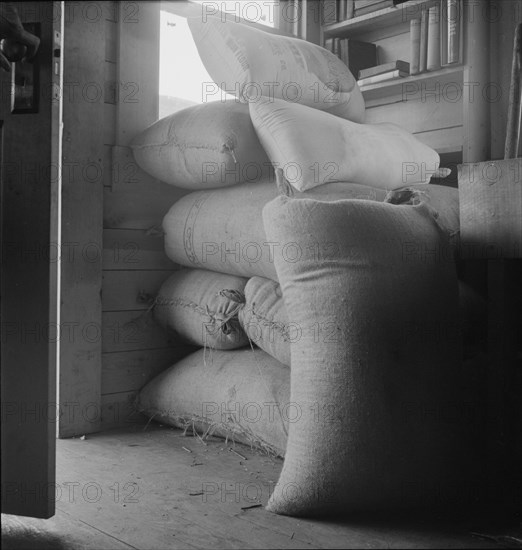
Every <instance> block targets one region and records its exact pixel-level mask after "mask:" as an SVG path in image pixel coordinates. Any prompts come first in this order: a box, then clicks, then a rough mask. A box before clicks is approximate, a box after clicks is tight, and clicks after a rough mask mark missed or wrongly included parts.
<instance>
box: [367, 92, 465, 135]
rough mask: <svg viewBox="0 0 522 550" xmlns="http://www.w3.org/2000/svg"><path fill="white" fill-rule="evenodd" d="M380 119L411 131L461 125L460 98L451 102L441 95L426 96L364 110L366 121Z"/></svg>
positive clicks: (373, 121) (372, 121)
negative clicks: (437, 96)
mask: <svg viewBox="0 0 522 550" xmlns="http://www.w3.org/2000/svg"><path fill="white" fill-rule="evenodd" d="M457 97H458V96H457ZM382 121H386V122H392V123H394V124H398V125H400V126H402V127H403V128H405V129H406V130H408V131H409V132H412V133H416V132H427V131H431V130H435V129H439V128H443V129H444V128H452V127H454V126H462V100H460V101H457V102H453V101H445V100H444V98H442V97H439V100H436V99H431V100H430V98H426V99H425V100H424V101H423V100H420V101H419V100H417V101H398V102H397V103H389V104H386V105H380V106H378V107H370V108H368V109H367V110H366V121H365V122H366V123H369V124H371V123H376V122H382Z"/></svg>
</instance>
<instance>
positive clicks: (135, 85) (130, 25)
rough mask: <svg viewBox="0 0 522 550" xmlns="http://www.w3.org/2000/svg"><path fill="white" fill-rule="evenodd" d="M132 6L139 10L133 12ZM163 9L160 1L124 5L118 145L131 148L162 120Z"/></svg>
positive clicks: (120, 24)
mask: <svg viewBox="0 0 522 550" xmlns="http://www.w3.org/2000/svg"><path fill="white" fill-rule="evenodd" d="M131 4H134V5H135V6H136V7H138V8H139V9H138V10H135V11H133V10H132V6H131ZM159 6H160V4H159V2H132V3H131V2H129V3H128V4H127V5H126V4H120V19H119V22H118V26H119V38H118V40H119V46H118V51H119V59H118V62H119V63H118V70H119V81H120V85H121V86H122V89H120V103H119V113H118V124H117V141H116V143H117V144H118V145H128V144H129V142H130V140H131V139H132V138H133V137H134V136H135V135H136V134H137V133H138V132H141V131H142V130H144V129H145V128H146V127H147V126H149V125H150V124H152V123H153V122H155V121H156V120H157V118H158V110H159V58H160V49H159V36H160V10H159Z"/></svg>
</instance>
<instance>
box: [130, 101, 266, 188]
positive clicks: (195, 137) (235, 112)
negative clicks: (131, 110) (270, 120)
mask: <svg viewBox="0 0 522 550" xmlns="http://www.w3.org/2000/svg"><path fill="white" fill-rule="evenodd" d="M131 148H132V152H133V154H134V159H135V160H136V163H137V164H138V165H139V167H140V168H141V169H142V170H144V171H145V172H148V173H149V174H150V175H151V176H153V177H155V178H158V179H159V180H161V181H164V182H165V183H170V184H171V185H175V186H176V187H182V188H183V189H193V190H195V189H211V188H215V187H226V186H229V185H235V184H238V183H243V182H251V181H258V180H260V179H263V178H266V177H268V176H269V175H270V174H271V173H272V166H271V164H270V161H269V160H268V157H267V155H266V153H265V150H264V149H263V147H262V146H261V144H260V143H259V140H258V138H257V135H256V133H255V131H254V128H253V126H252V122H251V120H250V114H249V112H248V106H247V105H243V104H241V103H238V102H236V101H226V102H221V101H214V102H211V103H205V104H202V105H195V106H193V107H188V108H186V109H182V110H181V111H178V112H176V113H174V114H172V115H170V116H167V117H165V118H162V119H161V120H158V121H157V122H155V123H154V124H152V125H151V126H149V127H148V128H147V129H146V130H144V131H143V132H141V133H140V134H138V135H137V136H136V137H135V138H134V139H133V141H132V142H131Z"/></svg>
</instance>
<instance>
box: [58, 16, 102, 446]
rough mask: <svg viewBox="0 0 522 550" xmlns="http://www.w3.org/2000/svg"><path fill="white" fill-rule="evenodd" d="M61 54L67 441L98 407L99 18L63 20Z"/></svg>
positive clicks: (93, 426)
mask: <svg viewBox="0 0 522 550" xmlns="http://www.w3.org/2000/svg"><path fill="white" fill-rule="evenodd" d="M64 51H65V52H66V55H65V56H64V94H65V97H64V112H63V124H64V126H63V193H62V201H63V202H62V207H63V214H62V247H61V251H62V264H61V265H62V270H61V277H62V304H61V325H62V334H61V339H60V356H61V362H60V375H59V378H60V403H61V404H63V406H67V407H68V410H74V411H76V414H64V415H63V416H62V418H61V420H60V424H59V436H60V437H70V436H74V435H83V434H85V433H90V432H95V431H97V430H98V429H99V427H100V418H99V417H98V418H92V417H91V416H90V415H87V414H84V413H85V411H86V410H87V408H89V407H90V408H92V407H93V406H96V407H97V408H98V410H100V402H101V391H100V381H101V338H100V337H98V336H97V335H98V334H101V298H100V292H101V285H102V257H103V253H102V250H103V249H102V229H103V225H102V224H103V155H104V150H103V127H104V99H103V90H104V80H105V20H104V19H101V20H96V21H95V20H87V19H86V18H85V17H79V16H77V17H68V18H66V24H65V33H64ZM65 329H66V330H67V332H66V333H65V332H64V330H65ZM66 404H67V405H66ZM89 410H90V409H89Z"/></svg>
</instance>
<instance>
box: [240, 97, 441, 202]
mask: <svg viewBox="0 0 522 550" xmlns="http://www.w3.org/2000/svg"><path fill="white" fill-rule="evenodd" d="M250 115H251V117H252V122H253V123H254V127H255V129H256V132H257V135H258V136H259V140H260V141H261V143H262V145H263V147H264V148H265V150H266V152H267V153H268V156H269V157H270V160H271V161H272V164H273V165H274V166H275V167H281V168H282V169H283V171H284V175H285V177H286V179H287V180H288V181H289V182H290V183H291V184H292V185H293V186H294V187H295V188H296V189H298V190H299V191H305V190H307V189H312V188H313V187H316V186H318V185H323V184H325V183H330V182H334V181H350V182H353V183H360V184H363V185H369V186H373V187H380V188H383V189H396V188H399V187H404V186H406V185H411V184H413V183H428V182H429V181H430V178H431V175H432V174H433V173H434V172H435V171H436V170H437V169H438V167H439V162H440V158H439V155H438V153H437V152H436V151H434V150H433V149H432V148H431V147H428V146H427V145H425V144H424V143H422V142H420V141H419V140H418V139H417V138H415V137H414V136H413V135H412V134H410V133H409V132H408V131H406V130H404V129H403V128H400V127H399V126H397V125H395V124H391V123H381V124H357V123H356V122H351V121H349V120H343V119H341V118H339V117H336V116H333V115H332V114H330V113H326V112H323V111H318V110H317V109H310V108H309V107H307V106H305V105H298V104H296V103H288V102H285V101H281V100H277V99H276V100H273V101H270V100H268V99H263V100H259V101H256V102H252V103H250Z"/></svg>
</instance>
